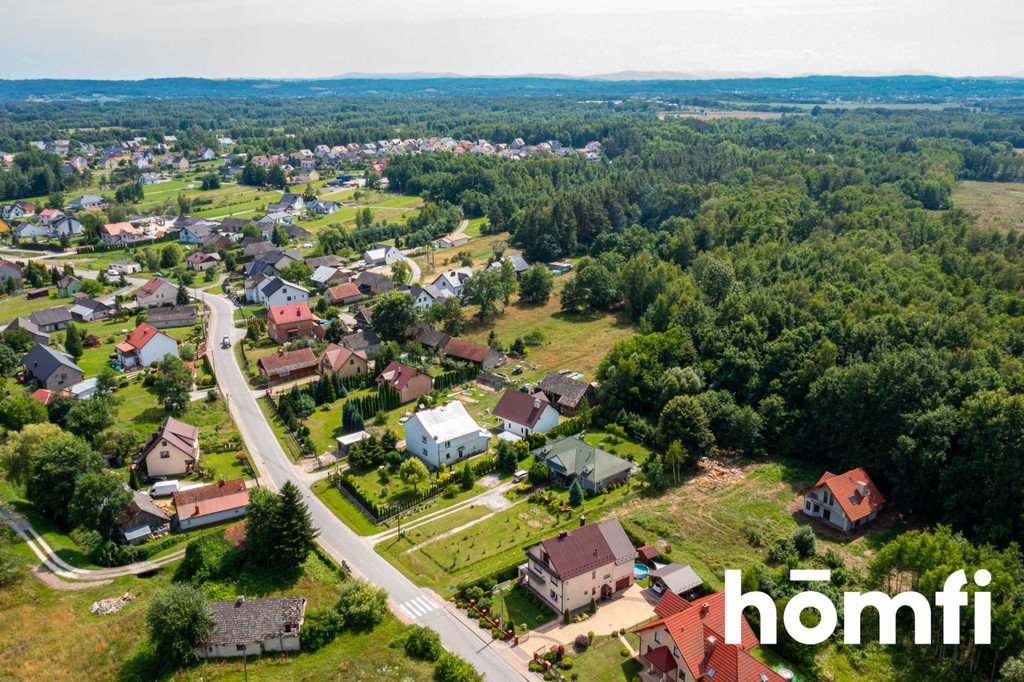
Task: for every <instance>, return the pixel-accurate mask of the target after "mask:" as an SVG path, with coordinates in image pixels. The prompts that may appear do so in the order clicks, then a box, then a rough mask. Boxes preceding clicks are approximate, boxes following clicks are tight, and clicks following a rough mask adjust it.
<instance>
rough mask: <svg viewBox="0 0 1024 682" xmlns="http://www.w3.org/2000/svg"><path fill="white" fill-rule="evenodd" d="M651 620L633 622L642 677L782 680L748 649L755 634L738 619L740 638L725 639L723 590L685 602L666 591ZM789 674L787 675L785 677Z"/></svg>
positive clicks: (650, 680) (652, 681)
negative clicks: (733, 641)
mask: <svg viewBox="0 0 1024 682" xmlns="http://www.w3.org/2000/svg"><path fill="white" fill-rule="evenodd" d="M654 612H655V615H656V616H657V617H656V618H655V619H654V620H652V621H650V622H648V623H645V624H643V625H641V626H639V627H637V628H636V629H635V630H634V631H633V632H635V633H636V634H637V635H639V636H640V646H639V650H638V651H639V653H638V655H637V660H638V661H639V663H640V664H641V666H642V676H641V678H640V679H641V680H643V681H644V682H668V681H669V680H672V681H678V682H692V681H696V680H702V681H707V682H783V681H784V679H785V678H783V677H782V675H780V674H779V673H777V672H775V671H774V670H772V669H771V668H770V667H769V666H768V665H767V664H765V663H762V662H761V661H759V660H758V659H756V658H754V656H753V655H752V654H751V653H750V651H751V650H752V649H753V648H754V647H756V646H757V645H758V643H759V642H758V639H757V635H755V634H754V630H753V629H752V628H751V627H750V624H749V623H748V622H747V620H746V618H743V619H742V620H741V625H740V628H741V630H740V643H739V644H726V642H725V593H723V592H716V593H715V594H710V595H708V596H706V597H701V598H699V599H695V600H694V601H692V602H689V601H687V600H685V599H683V598H682V597H679V596H677V595H676V594H674V593H671V592H666V593H665V594H664V595H663V596H662V598H661V601H659V602H658V604H657V606H655V608H654ZM790 679H792V677H790Z"/></svg>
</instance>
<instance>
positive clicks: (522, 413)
mask: <svg viewBox="0 0 1024 682" xmlns="http://www.w3.org/2000/svg"><path fill="white" fill-rule="evenodd" d="M548 405H550V403H549V402H548V398H547V396H546V395H544V394H543V393H541V392H540V391H538V392H537V393H536V394H535V395H529V394H527V393H523V392H521V391H513V390H507V391H505V393H504V395H502V396H501V400H499V401H498V404H497V405H495V406H494V416H496V417H501V418H502V419H507V420H509V421H512V422H515V423H516V424H522V425H524V426H528V427H530V428H531V429H532V428H533V427H534V426H536V425H537V421H538V420H539V419H540V416H541V415H542V414H544V410H545V409H546V408H547V406H548Z"/></svg>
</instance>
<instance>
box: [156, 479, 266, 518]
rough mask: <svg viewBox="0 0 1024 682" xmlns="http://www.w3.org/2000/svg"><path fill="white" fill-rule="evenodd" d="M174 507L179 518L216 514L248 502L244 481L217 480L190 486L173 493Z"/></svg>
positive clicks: (242, 505)
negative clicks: (194, 486) (202, 484)
mask: <svg viewBox="0 0 1024 682" xmlns="http://www.w3.org/2000/svg"><path fill="white" fill-rule="evenodd" d="M173 498H174V508H175V511H176V512H177V514H178V519H179V520H188V519H192V518H195V517H197V516H206V515H208V514H216V513H217V512H221V511H226V510H228V509H236V508H238V507H244V506H246V505H247V504H249V493H248V491H247V490H246V488H245V481H243V480H242V479H236V480H234V481H218V482H217V483H211V484H210V485H204V486H202V487H200V488H190V489H188V490H182V491H180V492H176V493H174V495H173Z"/></svg>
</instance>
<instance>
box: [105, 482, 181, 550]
mask: <svg viewBox="0 0 1024 682" xmlns="http://www.w3.org/2000/svg"><path fill="white" fill-rule="evenodd" d="M126 488H127V486H126ZM129 490H130V489H129ZM130 492H131V495H132V501H131V502H129V503H128V506H127V507H125V509H124V510H123V511H122V512H121V513H120V514H118V515H117V516H116V517H115V518H114V523H115V524H116V525H117V529H118V530H119V531H121V536H122V537H123V538H124V539H125V541H126V542H127V543H128V544H130V545H136V544H139V543H141V542H145V541H146V540H149V539H150V538H152V537H153V535H154V534H156V533H159V532H163V531H166V530H170V527H171V517H170V515H168V513H167V512H165V511H164V510H163V509H161V508H160V507H158V506H157V505H156V504H154V503H153V498H151V497H150V496H149V495H148V494H147V493H146V492H144V491H141V490H130Z"/></svg>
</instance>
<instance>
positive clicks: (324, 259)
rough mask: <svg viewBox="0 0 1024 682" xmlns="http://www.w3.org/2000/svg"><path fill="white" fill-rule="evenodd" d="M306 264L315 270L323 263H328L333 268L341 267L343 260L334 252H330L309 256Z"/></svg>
mask: <svg viewBox="0 0 1024 682" xmlns="http://www.w3.org/2000/svg"><path fill="white" fill-rule="evenodd" d="M306 265H308V266H309V267H311V268H313V269H314V270H315V269H316V268H319V267H320V266H321V265H327V266H330V267H332V268H340V267H341V265H342V260H341V259H340V258H338V257H337V256H335V255H334V254H330V253H329V254H327V255H325V256H313V257H312V258H307V259H306Z"/></svg>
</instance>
